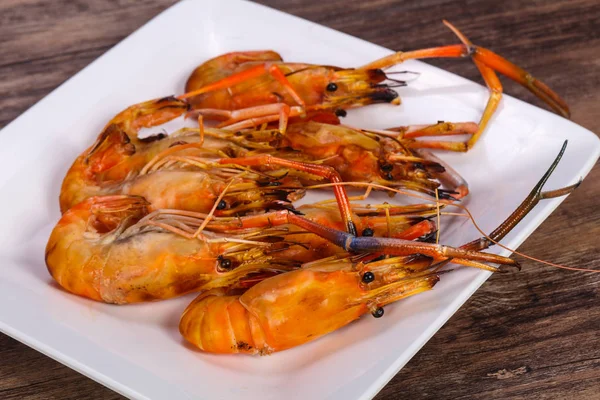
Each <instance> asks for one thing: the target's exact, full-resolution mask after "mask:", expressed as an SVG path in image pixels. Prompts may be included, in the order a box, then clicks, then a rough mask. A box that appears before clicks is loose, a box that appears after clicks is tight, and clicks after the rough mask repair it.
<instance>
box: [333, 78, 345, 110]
mask: <svg viewBox="0 0 600 400" xmlns="http://www.w3.org/2000/svg"><path fill="white" fill-rule="evenodd" d="M334 85H335V83H334ZM335 115H337V116H338V117H345V116H346V115H348V113H347V112H346V110H344V109H341V108H338V109H337V110H335Z"/></svg>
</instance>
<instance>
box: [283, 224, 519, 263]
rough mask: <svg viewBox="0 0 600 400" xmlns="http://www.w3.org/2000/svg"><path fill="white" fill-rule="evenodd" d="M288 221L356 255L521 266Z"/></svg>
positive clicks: (490, 256) (445, 248) (485, 255)
mask: <svg viewBox="0 0 600 400" xmlns="http://www.w3.org/2000/svg"><path fill="white" fill-rule="evenodd" d="M288 220H289V221H290V223H292V224H294V225H297V226H299V227H301V228H303V229H306V230H308V231H310V232H312V233H314V234H316V235H318V236H321V237H322V238H324V239H327V240H329V241H330V242H332V243H334V244H336V245H337V246H340V247H341V248H343V249H344V250H346V251H350V252H353V253H364V252H372V253H382V254H388V255H393V256H407V255H413V254H424V255H427V256H432V257H444V258H460V259H465V260H472V261H483V262H490V263H494V264H506V265H518V263H517V262H516V261H515V260H513V259H511V258H508V257H502V256H499V255H496V254H488V253H482V252H478V251H472V250H469V249H460V248H454V247H450V246H443V245H437V244H432V243H422V242H413V241H410V240H402V239H392V238H376V237H365V236H362V237H356V236H353V235H350V234H348V233H345V232H342V231H338V230H336V229H332V228H329V227H326V226H323V225H320V224H317V223H315V222H313V221H309V220H307V219H305V218H303V217H300V216H297V215H288Z"/></svg>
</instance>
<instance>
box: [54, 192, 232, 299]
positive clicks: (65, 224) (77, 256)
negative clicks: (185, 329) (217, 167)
mask: <svg viewBox="0 0 600 400" xmlns="http://www.w3.org/2000/svg"><path fill="white" fill-rule="evenodd" d="M147 205H148V203H147V202H145V201H144V200H143V199H141V198H132V197H127V196H107V197H103V198H97V197H92V198H89V199H87V200H86V201H84V202H82V203H80V204H78V205H77V206H75V207H73V208H71V209H69V210H68V211H67V212H66V213H64V214H63V216H62V218H61V219H60V221H59V222H58V224H57V225H56V227H55V228H54V230H53V231H52V234H51V235H50V239H49V240H48V244H47V246H46V265H47V267H48V271H49V272H50V275H52V277H53V278H54V279H55V280H56V282H57V283H58V284H59V285H60V286H62V287H63V288H64V289H66V290H67V291H69V292H71V293H73V294H76V295H79V296H83V297H87V298H90V299H93V300H97V301H102V302H106V303H117V304H124V303H136V302H141V301H150V300H160V299H167V298H171V297H174V296H179V295H182V294H185V293H189V292H192V291H196V290H199V289H200V288H202V287H203V286H205V285H206V284H207V283H208V282H210V281H212V280H214V279H215V278H216V277H217V276H219V262H218V259H219V255H220V254H222V253H223V251H224V247H225V245H224V244H223V243H217V244H206V243H204V242H202V241H199V240H189V239H186V238H184V237H180V236H177V235H174V234H172V233H169V232H160V231H149V232H145V233H143V234H139V235H131V236H126V237H123V236H122V235H120V233H122V231H123V230H124V229H125V227H126V226H127V225H125V224H128V223H132V222H135V221H136V220H139V219H140V218H142V217H143V216H144V215H145V214H146V212H147V210H146V207H147Z"/></svg>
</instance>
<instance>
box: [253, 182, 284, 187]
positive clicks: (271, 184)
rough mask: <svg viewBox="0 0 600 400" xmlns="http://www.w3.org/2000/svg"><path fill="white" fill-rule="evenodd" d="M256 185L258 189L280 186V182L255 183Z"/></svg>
mask: <svg viewBox="0 0 600 400" xmlns="http://www.w3.org/2000/svg"><path fill="white" fill-rule="evenodd" d="M256 185H257V186H258V187H267V186H281V182H279V181H257V182H256Z"/></svg>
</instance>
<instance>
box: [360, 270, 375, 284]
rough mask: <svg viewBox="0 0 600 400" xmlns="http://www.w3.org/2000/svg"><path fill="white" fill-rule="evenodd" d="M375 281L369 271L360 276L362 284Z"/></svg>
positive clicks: (373, 275)
mask: <svg viewBox="0 0 600 400" xmlns="http://www.w3.org/2000/svg"><path fill="white" fill-rule="evenodd" d="M374 280H375V274H374V273H372V272H371V271H367V272H365V273H364V274H363V276H362V281H363V282H364V283H371V282H373V281H374Z"/></svg>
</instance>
